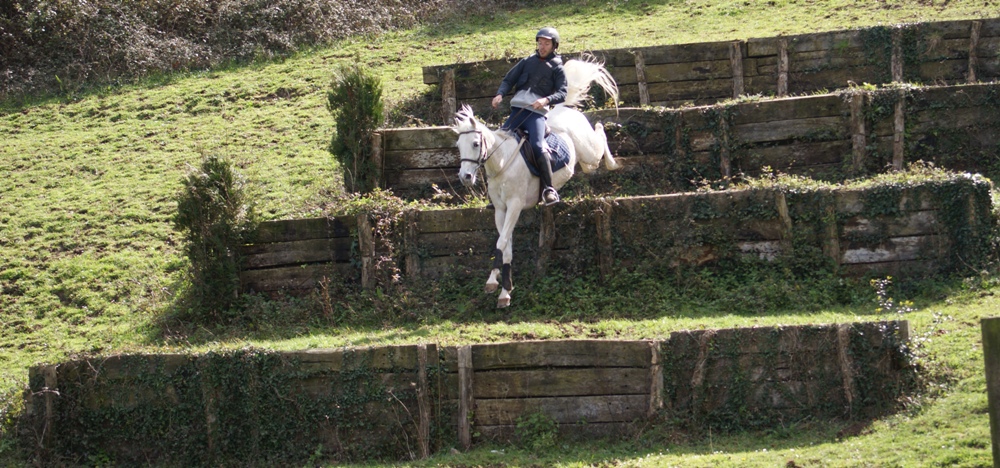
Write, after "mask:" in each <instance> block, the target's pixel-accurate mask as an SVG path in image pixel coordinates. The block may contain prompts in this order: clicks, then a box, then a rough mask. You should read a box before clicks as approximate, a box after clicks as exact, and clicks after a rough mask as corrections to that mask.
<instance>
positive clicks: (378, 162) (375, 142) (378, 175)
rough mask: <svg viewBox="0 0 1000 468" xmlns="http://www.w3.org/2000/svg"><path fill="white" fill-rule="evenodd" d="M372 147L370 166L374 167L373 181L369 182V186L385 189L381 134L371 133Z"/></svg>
mask: <svg viewBox="0 0 1000 468" xmlns="http://www.w3.org/2000/svg"><path fill="white" fill-rule="evenodd" d="M371 145H372V164H373V165H374V166H375V173H374V174H372V178H373V179H374V180H371V181H369V182H370V184H369V185H370V186H371V187H372V188H374V187H385V156H384V153H383V151H382V134H381V133H373V134H372V139H371Z"/></svg>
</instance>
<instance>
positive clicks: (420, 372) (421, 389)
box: [417, 344, 431, 460]
mask: <svg viewBox="0 0 1000 468" xmlns="http://www.w3.org/2000/svg"><path fill="white" fill-rule="evenodd" d="M429 390H430V386H429V385H428V382H427V345H426V344H418V345H417V409H418V411H419V412H420V424H419V425H418V426H417V438H419V439H420V458H421V459H422V460H423V459H427V458H428V457H430V456H431V404H430V396H429V393H430V392H429Z"/></svg>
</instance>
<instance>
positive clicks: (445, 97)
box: [441, 68, 458, 125]
mask: <svg viewBox="0 0 1000 468" xmlns="http://www.w3.org/2000/svg"><path fill="white" fill-rule="evenodd" d="M457 111H458V98H456V97H455V69H454V68H448V69H445V70H444V73H442V74H441V121H442V123H443V124H444V125H451V124H452V123H454V119H455V112H457Z"/></svg>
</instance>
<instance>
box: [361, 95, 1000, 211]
mask: <svg viewBox="0 0 1000 468" xmlns="http://www.w3.org/2000/svg"><path fill="white" fill-rule="evenodd" d="M588 117H589V118H590V119H591V120H592V121H594V122H597V121H601V122H603V123H604V124H605V128H606V131H607V133H608V136H609V144H610V146H611V150H612V151H613V152H614V153H615V154H616V155H617V156H618V157H619V158H620V159H621V162H622V164H623V166H624V168H623V169H622V170H619V171H617V172H608V171H606V170H604V169H600V170H598V171H596V172H595V173H593V174H583V173H582V172H580V171H578V172H579V173H578V174H577V176H576V177H577V178H578V180H574V181H571V183H570V184H569V186H568V187H567V189H566V190H567V194H568V195H570V196H572V195H573V194H575V193H579V194H582V195H588V196H592V195H594V194H598V195H601V194H614V195H650V194H662V193H674V192H683V191H689V190H692V189H693V188H694V187H696V186H697V184H698V183H707V184H715V185H719V184H725V183H727V182H728V181H729V180H731V179H732V178H734V177H735V178H738V177H740V176H741V175H756V174H759V173H760V172H761V171H762V169H763V168H770V169H772V170H776V171H781V172H783V173H790V174H801V175H808V176H811V177H813V178H818V179H822V180H831V181H841V180H844V179H846V178H849V177H857V176H861V175H867V174H874V173H880V172H884V171H885V170H887V169H900V168H902V167H904V166H905V165H906V164H907V163H909V162H912V161H916V160H924V161H928V162H934V163H936V164H938V165H939V166H941V167H946V168H950V169H954V170H961V171H971V172H980V173H986V174H988V175H990V176H997V175H1000V170H998V166H997V164H996V162H995V161H996V160H998V159H1000V85H998V84H982V85H964V86H944V87H929V88H912V89H900V90H877V91H871V90H869V91H864V90H855V91H851V92H843V93H839V94H825V95H816V96H804V97H795V98H787V99H778V100H765V101H757V102H743V103H739V104H732V105H726V106H715V107H702V108H688V109H680V110H666V109H636V108H628V109H620V110H617V111H615V110H602V111H597V112H591V113H589V114H588ZM379 138H380V144H379V145H380V147H381V149H382V150H383V151H382V152H381V153H379V156H378V157H379V161H380V163H381V165H382V166H383V167H384V168H385V169H384V172H383V173H382V174H381V176H380V179H379V180H378V181H375V182H376V183H377V185H378V186H380V187H383V188H388V189H391V190H392V191H393V193H395V194H396V195H397V196H400V197H402V198H406V199H432V198H435V199H440V197H441V196H446V197H450V200H451V201H460V200H461V199H462V197H466V196H468V195H469V194H470V191H469V190H468V189H465V188H464V187H462V185H461V183H460V182H459V181H458V177H457V174H458V166H459V162H458V158H459V155H458V151H457V149H456V148H455V139H456V135H455V134H454V132H452V131H451V130H450V129H449V128H448V127H431V128H414V129H386V130H383V131H382V132H381V133H380V137H379ZM434 186H436V189H435V188H434ZM476 190H477V191H478V193H485V189H484V187H483V186H480V187H479V188H478V189H476ZM622 192H625V193H622Z"/></svg>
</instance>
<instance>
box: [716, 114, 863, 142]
mask: <svg viewBox="0 0 1000 468" xmlns="http://www.w3.org/2000/svg"><path fill="white" fill-rule="evenodd" d="M730 132H731V134H732V135H733V137H734V138H736V139H737V140H739V141H740V142H741V143H764V142H769V141H784V140H791V139H796V138H798V139H804V140H810V139H813V138H815V136H816V135H821V136H823V137H825V138H829V137H833V138H836V139H838V140H846V139H848V138H850V134H849V133H848V129H847V123H846V122H845V121H844V119H843V118H842V117H839V116H838V117H817V118H811V119H797V120H784V121H771V122H763V123H753V124H743V125H734V126H733V127H732V128H731V130H730Z"/></svg>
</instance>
